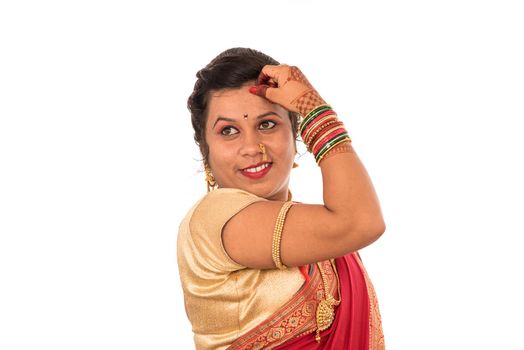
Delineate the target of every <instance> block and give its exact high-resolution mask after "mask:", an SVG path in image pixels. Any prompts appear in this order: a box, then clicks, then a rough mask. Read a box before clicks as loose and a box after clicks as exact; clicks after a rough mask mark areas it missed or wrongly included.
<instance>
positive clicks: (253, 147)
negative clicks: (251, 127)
mask: <svg viewBox="0 0 524 350" xmlns="http://www.w3.org/2000/svg"><path fill="white" fill-rule="evenodd" d="M244 135H245V138H244V143H243V144H242V148H241V150H240V153H241V155H242V156H244V157H249V158H252V159H254V160H258V158H259V157H260V154H261V153H262V150H261V149H260V144H261V143H262V140H261V139H260V135H258V134H257V133H254V132H251V133H250V132H246V133H245V134H244Z"/></svg>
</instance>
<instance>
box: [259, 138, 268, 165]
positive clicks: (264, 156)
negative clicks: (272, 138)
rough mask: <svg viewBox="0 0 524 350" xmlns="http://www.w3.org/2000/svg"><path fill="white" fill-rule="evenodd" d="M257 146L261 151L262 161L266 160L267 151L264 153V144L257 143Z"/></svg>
mask: <svg viewBox="0 0 524 350" xmlns="http://www.w3.org/2000/svg"><path fill="white" fill-rule="evenodd" d="M258 146H259V147H260V150H261V151H262V161H264V162H266V161H267V153H266V146H264V144H263V143H259V144H258Z"/></svg>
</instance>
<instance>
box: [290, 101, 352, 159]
mask: <svg viewBox="0 0 524 350" xmlns="http://www.w3.org/2000/svg"><path fill="white" fill-rule="evenodd" d="M299 132H300V136H301V137H302V141H304V143H305V144H306V146H307V150H308V151H309V152H311V153H313V155H314V156H315V160H316V162H317V165H320V161H321V160H322V158H324V156H325V155H326V154H327V153H328V152H329V151H331V150H332V149H333V148H335V147H336V146H337V145H340V144H342V143H346V142H351V138H350V137H349V135H348V132H347V130H346V129H345V128H344V123H342V121H339V120H338V118H337V114H336V113H335V111H334V110H333V109H332V108H331V106H330V105H327V104H324V105H320V106H318V107H315V108H313V110H312V111H311V112H309V113H308V115H307V116H306V117H305V118H304V119H303V120H302V121H301V123H300V126H299Z"/></svg>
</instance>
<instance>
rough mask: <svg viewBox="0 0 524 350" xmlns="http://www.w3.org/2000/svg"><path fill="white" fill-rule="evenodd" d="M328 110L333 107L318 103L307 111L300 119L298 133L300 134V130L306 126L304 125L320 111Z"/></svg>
mask: <svg viewBox="0 0 524 350" xmlns="http://www.w3.org/2000/svg"><path fill="white" fill-rule="evenodd" d="M328 110H333V108H331V106H330V105H320V106H318V107H315V108H314V109H313V110H312V111H311V112H309V114H308V115H307V116H306V117H305V118H304V119H303V120H302V122H301V123H300V127H299V130H300V134H302V132H303V131H304V129H305V128H306V126H307V125H308V124H309V123H310V122H311V121H313V120H314V119H315V118H316V117H318V116H319V115H320V114H321V113H323V112H325V111H328Z"/></svg>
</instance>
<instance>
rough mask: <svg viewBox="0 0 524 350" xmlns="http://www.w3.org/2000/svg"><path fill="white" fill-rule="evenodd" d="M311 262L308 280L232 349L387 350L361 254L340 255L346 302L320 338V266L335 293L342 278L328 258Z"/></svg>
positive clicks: (340, 272)
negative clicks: (318, 318) (318, 327)
mask: <svg viewBox="0 0 524 350" xmlns="http://www.w3.org/2000/svg"><path fill="white" fill-rule="evenodd" d="M319 265H320V266H319V267H317V265H316V264H311V268H310V272H309V278H308V281H306V282H305V283H304V285H303V286H302V287H301V288H300V290H299V291H298V292H297V293H296V294H295V295H294V296H293V298H291V300H289V301H288V302H287V303H286V304H285V305H283V306H282V307H281V308H280V309H279V310H277V311H276V312H275V313H274V314H273V315H272V316H271V317H269V318H268V319H266V320H265V321H264V322H262V323H260V324H259V325H258V326H256V327H255V328H254V329H252V330H250V331H249V332H247V333H246V334H244V335H242V336H241V337H240V338H238V339H237V340H236V341H235V342H234V343H233V344H231V346H229V347H228V348H227V350H259V349H274V350H290V349H305V350H313V349H315V350H317V349H323V350H383V349H385V346H384V335H383V333H382V324H381V318H380V312H379V308H378V302H377V297H376V295H375V291H374V288H373V284H372V283H371V280H370V279H369V277H368V275H367V272H366V270H365V268H364V265H363V264H362V261H361V260H360V256H359V255H358V253H351V254H348V255H345V256H343V257H340V258H337V259H335V265H336V269H337V272H338V280H339V283H340V294H341V295H340V296H338V297H339V298H341V302H340V304H339V305H338V306H337V307H336V309H335V319H334V321H333V323H332V324H331V327H330V328H328V329H326V330H324V331H322V332H321V333H320V337H321V338H320V343H319V342H317V341H316V340H315V331H316V328H317V324H316V308H317V305H318V304H319V302H320V300H322V298H323V297H324V287H323V282H322V277H321V274H320V272H319V270H318V269H319V268H322V271H323V272H324V275H325V276H327V279H328V281H329V282H328V284H329V289H330V292H331V293H332V295H334V294H335V293H337V278H336V275H335V272H334V271H333V269H332V268H331V263H330V262H329V261H324V262H322V263H320V264H319Z"/></svg>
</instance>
